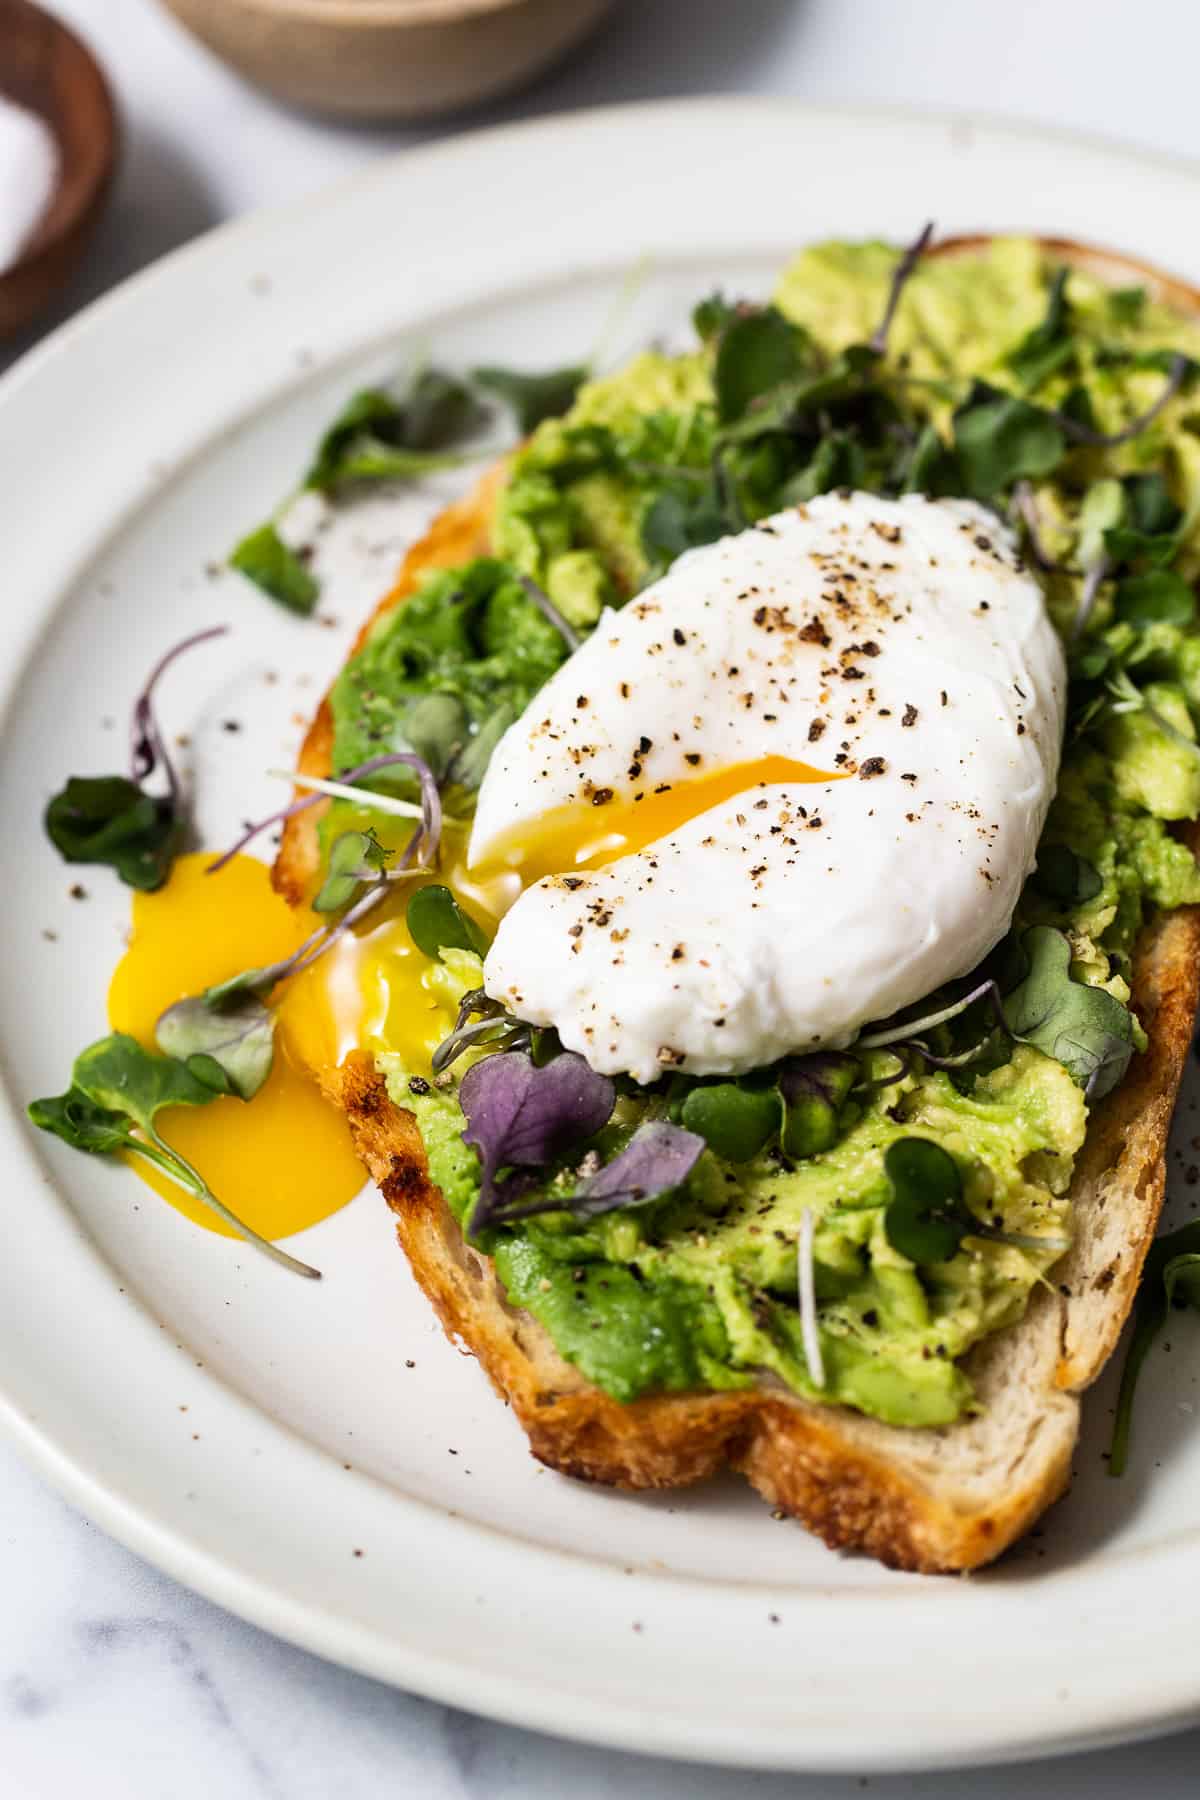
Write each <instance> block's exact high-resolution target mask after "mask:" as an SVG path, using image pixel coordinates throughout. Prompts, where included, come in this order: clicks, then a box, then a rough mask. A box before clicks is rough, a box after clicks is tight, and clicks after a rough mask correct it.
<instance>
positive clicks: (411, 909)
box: [405, 882, 488, 961]
mask: <svg viewBox="0 0 1200 1800" xmlns="http://www.w3.org/2000/svg"><path fill="white" fill-rule="evenodd" d="M405 922H406V924H407V925H408V933H409V936H410V937H411V938H412V941H413V943H414V944H415V945H416V946H417V949H418V950H420V951H422V952H423V953H424V955H426V956H430V957H432V958H433V959H434V960H435V961H436V960H437V958H438V956H439V955H440V953H441V952H442V951H443V950H471V951H473V952H474V954H475V955H476V956H483V955H484V954H485V953H486V951H487V947H488V945H487V939H486V938H485V937H484V935H483V933H482V932H481V931H480V929H479V927H478V925H476V923H475V921H474V919H472V918H471V916H470V914H469V913H467V912H464V910H463V908H462V907H461V906H460V905H459V904H458V901H457V900H456V899H455V898H454V895H453V894H452V893H451V892H450V889H449V888H448V887H442V886H441V885H440V884H438V883H436V882H434V883H431V884H430V885H429V886H428V887H420V888H418V889H417V890H416V892H415V893H414V894H412V895H411V896H410V897H409V902H408V909H407V912H406V913H405Z"/></svg>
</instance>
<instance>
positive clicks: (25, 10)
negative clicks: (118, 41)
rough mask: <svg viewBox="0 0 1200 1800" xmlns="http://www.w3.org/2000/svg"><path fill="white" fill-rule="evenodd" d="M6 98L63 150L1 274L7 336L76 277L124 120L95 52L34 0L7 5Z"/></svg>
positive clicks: (2, 40) (1, 84) (0, 324)
mask: <svg viewBox="0 0 1200 1800" xmlns="http://www.w3.org/2000/svg"><path fill="white" fill-rule="evenodd" d="M0 93H2V94H4V95H5V97H6V98H7V99H9V100H13V101H15V102H16V103H17V105H18V106H22V107H24V108H25V109H26V111H28V112H32V113H36V114H37V115H38V116H39V117H40V118H42V119H44V120H45V122H46V124H47V125H48V126H49V128H50V130H51V132H52V133H53V135H54V139H55V142H56V144H57V145H58V173H57V176H56V178H55V186H54V192H53V194H52V196H51V198H50V202H49V204H48V206H47V208H46V210H45V212H44V213H43V214H42V216H41V219H40V221H39V223H38V225H37V227H36V229H35V230H34V233H33V236H32V237H31V238H30V240H29V242H28V243H27V244H26V245H25V248H24V249H23V250H22V252H21V255H20V258H19V260H18V261H17V262H16V263H14V264H13V265H12V267H11V268H9V269H6V270H5V271H4V272H3V273H2V274H0V337H7V336H9V335H11V334H12V333H14V332H17V331H20V330H22V329H23V328H24V327H25V326H27V325H29V324H31V323H32V321H33V320H34V319H36V317H37V316H38V314H39V313H40V312H43V311H44V310H45V308H46V307H48V306H49V305H50V304H51V303H52V302H53V301H54V300H55V299H57V297H58V295H59V293H60V291H61V290H62V288H63V287H64V285H65V284H66V283H67V281H69V280H70V278H71V276H72V275H73V274H74V272H75V268H76V265H77V264H78V262H79V260H80V258H81V257H82V255H83V253H84V250H85V249H86V248H87V244H88V240H89V238H90V237H91V235H92V232H93V231H94V230H95V228H96V225H97V223H98V221H99V218H100V214H101V213H102V212H103V210H104V205H105V202H106V200H107V198H108V193H109V189H110V187H111V185H112V177H113V171H114V168H115V166H116V160H117V143H118V132H117V118H116V113H115V111H114V108H113V100H112V94H111V93H110V91H109V87H108V83H107V82H106V80H105V79H104V75H103V73H102V71H101V69H100V66H99V64H98V63H97V62H96V59H95V57H94V56H93V55H92V53H91V51H90V50H88V48H87V47H86V45H85V44H83V43H82V42H81V41H80V39H79V38H77V37H76V36H75V34H74V32H72V31H68V29H67V27H66V26H65V25H63V24H61V23H60V22H59V20H57V19H55V18H52V17H51V16H50V14H49V13H46V12H43V10H42V8H41V7H40V6H34V5H33V4H32V3H31V0H0Z"/></svg>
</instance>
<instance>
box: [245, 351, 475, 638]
mask: <svg viewBox="0 0 1200 1800" xmlns="http://www.w3.org/2000/svg"><path fill="white" fill-rule="evenodd" d="M482 417H483V414H482V411H481V409H480V407H479V404H478V402H477V401H476V399H475V397H474V395H473V394H472V393H471V390H470V389H469V388H468V387H467V386H465V384H464V383H463V382H461V381H459V380H457V379H456V378H455V377H454V376H453V375H447V374H445V373H443V372H442V371H441V370H438V369H429V368H426V369H422V370H420V371H419V372H418V373H417V374H416V375H415V376H413V378H412V379H411V381H410V382H409V383H408V385H407V387H404V388H398V389H392V388H363V389H361V390H360V391H359V392H358V393H356V394H352V395H351V397H350V399H349V400H348V401H347V402H346V404H345V406H344V407H343V408H342V410H341V412H340V413H339V414H338V415H337V417H336V418H335V419H334V421H333V423H332V424H331V425H330V426H328V428H327V429H326V430H325V431H324V432H323V433H322V435H321V440H320V442H319V444H318V445H317V451H316V454H315V456H314V457H313V459H312V461H311V462H310V464H309V466H308V468H307V470H306V471H305V474H304V478H303V480H302V482H301V490H304V489H311V490H313V491H316V492H320V493H323V494H328V495H330V496H332V497H335V498H336V496H337V494H338V491H339V490H340V489H342V488H344V487H350V486H353V485H356V484H362V483H366V482H372V481H397V480H414V479H416V478H417V477H418V476H421V475H427V474H430V473H431V472H432V471H434V470H436V469H445V468H455V467H457V466H458V465H459V464H460V463H461V462H462V461H463V460H464V458H463V456H461V455H460V454H458V453H457V452H452V451H451V450H449V449H448V446H449V445H450V444H453V443H455V442H457V441H458V440H459V439H460V438H463V437H465V436H466V435H468V433H470V432H471V431H473V430H474V429H475V427H476V426H477V425H478V424H479V423H480V421H481V419H482ZM285 504H286V503H285ZM281 510H282V509H281ZM276 517H278V515H276ZM229 564H230V567H231V568H234V569H238V570H240V571H241V573H242V574H243V575H245V576H246V577H247V578H248V579H249V580H250V581H252V582H254V584H255V586H256V587H258V588H261V589H262V591H263V593H264V594H268V595H269V596H270V597H271V599H272V600H278V601H279V603H280V605H282V606H286V607H287V608H288V609H289V610H290V611H291V612H295V613H300V614H303V615H306V616H307V615H308V614H310V613H311V612H312V611H313V608H314V607H315V606H316V603H317V598H318V595H319V593H320V588H319V586H318V583H317V582H316V580H315V579H314V577H313V576H312V574H311V573H310V572H309V570H308V569H307V568H306V566H305V563H304V559H303V556H302V555H301V554H299V553H297V552H296V551H294V550H291V549H289V547H288V546H287V545H286V544H285V543H284V541H283V539H282V538H281V537H280V535H279V531H278V528H277V526H276V523H275V519H274V518H272V519H271V520H269V521H268V523H267V524H265V525H261V526H259V527H258V528H257V529H256V530H254V531H251V532H249V533H248V534H247V536H245V537H244V538H243V539H242V540H241V542H240V543H239V544H238V545H237V547H236V549H235V550H234V551H233V554H232V555H231V556H230V558H229Z"/></svg>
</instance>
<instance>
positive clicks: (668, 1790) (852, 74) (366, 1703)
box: [0, 0, 1200, 1800]
mask: <svg viewBox="0 0 1200 1800" xmlns="http://www.w3.org/2000/svg"><path fill="white" fill-rule="evenodd" d="M57 4H58V10H59V11H60V12H61V13H63V14H64V15H66V16H67V17H68V18H70V19H71V20H73V21H74V22H75V23H76V24H77V25H78V26H79V27H80V28H81V29H82V30H83V31H84V32H85V33H86V35H87V36H88V37H89V38H90V39H91V40H92V41H93V43H94V44H95V46H96V47H97V48H98V49H99V50H100V51H101V52H102V53H103V54H104V56H105V58H106V60H107V62H108V66H109V68H110V70H111V72H112V75H113V78H114V81H115V85H116V87H117V90H118V93H119V95H120V99H121V103H122V108H123V111H124V115H125V121H126V127H127V150H126V157H125V161H124V165H123V169H122V174H121V178H120V182H119V184H118V189H117V194H116V197H115V202H114V205H113V207H112V210H111V213H110V215H109V217H108V219H107V221H106V223H105V226H104V228H103V231H102V233H101V236H100V239H99V241H98V243H97V244H96V246H95V250H94V254H93V256H92V259H91V262H90V264H89V267H88V269H87V271H86V272H85V274H84V276H83V278H82V279H81V280H80V282H79V283H78V285H77V287H76V289H75V291H74V293H73V294H72V295H71V296H70V297H69V300H68V302H67V303H65V304H64V306H63V308H62V311H61V314H60V316H66V315H67V313H68V312H69V311H71V310H73V309H74V307H76V306H78V305H79V304H81V303H82V302H83V301H84V300H86V299H89V298H92V297H93V296H95V295H96V294H99V293H101V292H103V291H104V289H106V288H107V287H109V286H111V285H112V283H113V282H115V281H117V280H120V279H122V278H123V277H124V276H126V275H128V274H130V273H131V272H133V271H134V270H136V269H138V268H140V267H142V266H143V265H144V264H146V263H148V262H150V261H152V260H154V258H156V257H157V256H160V255H162V254H163V253H164V252H165V251H167V250H170V249H171V248H173V247H174V246H175V245H177V244H180V243H182V242H184V241H185V240H186V239H188V238H190V237H192V236H194V235H195V234H196V233H198V232H200V231H203V230H205V229H206V228H207V227H208V226H210V225H212V224H215V223H216V222H217V221H219V220H220V219H222V218H226V217H228V216H230V215H231V214H234V213H237V212H240V211H242V210H244V209H246V208H247V207H251V206H255V205H258V204H260V203H262V202H265V201H271V200H276V199H281V198H285V197H290V196H293V195H297V194H301V193H303V192H304V191H305V190H306V189H308V188H311V187H314V186H316V185H318V184H320V183H322V182H325V181H327V180H329V179H331V178H333V177H335V176H337V175H338V174H340V173H341V172H343V171H345V170H347V169H349V168H352V167H353V166H354V165H355V164H357V163H359V162H361V161H363V160H364V159H366V158H368V157H373V156H378V155H381V154H385V153H386V152H388V151H389V150H394V149H396V148H398V147H402V146H404V145H406V144H411V143H417V142H423V141H426V140H427V139H428V138H430V137H431V136H434V135H436V132H435V131H432V130H422V131H385V130H355V129H349V128H344V127H338V126H334V125H329V124H323V123H315V122H312V121H309V120H305V119H302V118H299V117H296V116H293V115H290V114H288V113H285V112H282V111H281V110H279V109H278V108H276V107H274V106H272V105H271V104H270V103H269V102H267V101H265V100H262V99H261V98H259V97H258V96H256V95H255V94H253V93H251V92H249V91H248V90H247V89H245V88H244V87H242V86H241V85H240V84H239V83H238V82H237V81H235V80H234V79H233V78H232V77H230V76H229V75H227V74H226V73H225V71H224V70H223V69H222V68H221V67H220V65H218V64H217V63H215V62H214V61H213V60H212V59H211V58H210V57H208V56H207V55H206V53H204V52H203V51H201V50H199V49H198V48H196V47H195V46H194V45H192V44H191V42H190V41H189V40H188V39H187V38H186V37H185V36H184V35H183V34H182V33H181V32H180V31H179V30H178V29H177V28H176V27H175V26H174V25H173V24H172V23H171V22H170V21H169V20H168V19H166V18H165V17H163V16H162V15H161V14H160V13H159V12H158V10H157V9H156V7H155V6H154V5H153V4H152V0H57ZM1198 52H1200V13H1198V12H1196V11H1195V9H1192V8H1185V7H1184V6H1182V5H1180V3H1179V0H1140V3H1139V5H1138V6H1137V7H1136V8H1131V7H1130V6H1129V5H1128V4H1127V0H1052V4H1046V0H1008V3H1007V4H1006V5H1005V6H1003V7H1000V6H985V5H983V4H982V3H981V0H975V3H974V4H971V5H963V4H961V0H734V3H733V4H730V0H626V3H625V5H624V6H623V8H621V9H620V10H619V12H618V14H617V16H616V17H615V18H614V19H613V21H612V23H611V24H610V25H609V26H608V27H607V28H606V29H605V30H604V32H603V33H602V34H601V35H600V36H599V37H598V38H596V39H595V40H594V42H593V43H592V44H591V45H589V46H588V47H587V48H585V49H584V50H583V51H581V52H580V53H579V54H578V55H577V56H576V57H575V58H574V59H573V61H572V62H571V63H570V64H569V65H567V66H566V67H564V68H563V69H561V70H560V71H559V72H558V73H556V74H555V75H553V76H551V77H549V78H547V79H546V80H544V81H543V82H541V83H540V84H539V85H538V86H537V87H536V88H535V89H533V90H532V91H530V92H528V93H526V94H524V95H521V96H519V97H518V98H516V99H514V100H512V101H509V102H506V103H504V104H503V105H501V106H496V107H492V108H489V109H488V110H487V112H486V113H485V114H482V115H474V117H473V118H472V120H471V121H470V122H472V123H474V122H486V121H487V120H493V119H505V118H512V117H518V116H522V115H523V114H525V113H529V112H544V111H551V110H557V109H560V108H564V107H573V106H579V105H586V104H591V103H593V102H601V101H608V100H619V99H628V98H640V97H645V96H650V95H656V94H667V93H671V94H677V93H693V92H696V93H699V92H705V91H712V90H717V89H740V90H751V91H761V92H771V93H793V94H797V95H800V96H802V97H805V98H819V99H829V98H849V99H857V100H863V99H866V100H879V101H899V102H904V103H907V104H910V105H911V104H917V105H920V104H929V105H936V106H954V107H957V108H960V109H962V110H963V111H965V112H967V113H971V112H973V111H975V112H977V111H990V112H1007V113H1010V114H1014V115H1020V116H1024V117H1030V118H1036V119H1040V120H1052V121H1056V122H1058V123H1061V124H1064V125H1071V126H1075V127H1079V128H1083V129H1086V130H1093V131H1101V132H1106V133H1109V134H1113V135H1120V136H1123V137H1126V138H1129V139H1130V140H1133V141H1135V142H1141V143H1144V144H1150V145H1153V146H1156V147H1159V148H1163V149H1171V150H1178V151H1184V152H1187V153H1191V154H1196V153H1200V112H1198V111H1197V109H1196V106H1195V98H1194V83H1195V68H1196V62H1197V53H1198ZM2 56H3V46H2V45H0V57H2ZM466 122H467V121H455V122H454V123H455V124H460V123H466ZM801 175H802V178H810V179H816V178H817V172H815V171H814V172H808V173H807V176H805V172H801ZM823 178H824V179H827V180H835V179H836V171H826V172H824V175H823ZM1018 222H1019V220H1018V219H1017V218H1016V217H1014V223H1018ZM1064 223H1069V222H1064ZM1192 223H1193V222H1191V221H1181V228H1182V229H1187V228H1189V226H1190V225H1191V224H1192ZM22 347H23V346H9V347H8V348H7V349H6V350H4V351H2V352H0V367H3V366H4V364H5V363H6V362H7V361H9V360H11V357H12V355H13V354H14V353H15V352H16V351H17V350H19V349H20V348H22ZM0 1520H2V1521H3V1523H2V1526H0V1583H2V1588H0V1591H2V1592H3V1605H2V1606H0V1795H3V1797H4V1800H59V1797H60V1796H66V1795H68V1794H71V1795H74V1794H76V1793H78V1792H80V1791H86V1792H87V1793H88V1795H89V1800H118V1797H119V1800H160V1797H162V1800H192V1797H193V1796H195V1797H196V1800H200V1797H201V1796H204V1797H205V1800H207V1796H209V1795H212V1794H214V1793H219V1794H221V1795H222V1797H223V1800H258V1797H259V1796H262V1797H263V1800H309V1797H310V1796H311V1797H312V1800H327V1797H328V1796H330V1795H332V1794H335V1793H336V1794H337V1795H338V1800H360V1797H362V1800H368V1797H369V1800H381V1797H383V1796H390V1795H406V1796H407V1795H413V1796H420V1797H421V1800H460V1797H463V1796H470V1795H474V1794H479V1795H481V1796H484V1795H486V1796H487V1800H517V1797H518V1796H519V1797H520V1800H542V1797H543V1796H544V1797H547V1800H548V1797H549V1796H551V1795H553V1796H555V1797H556V1800H610V1797H611V1800H615V1797H616V1796H638V1797H641V1796H655V1797H659V1800H677V1797H678V1800H684V1796H686V1797H687V1800H741V1797H742V1796H761V1797H762V1800H776V1797H778V1800H782V1797H783V1796H784V1795H787V1796H789V1800H841V1797H842V1796H846V1797H847V1800H848V1797H849V1796H850V1795H852V1794H856V1793H859V1792H861V1791H862V1790H863V1789H864V1788H867V1789H869V1790H870V1791H872V1792H874V1793H875V1794H876V1795H878V1796H880V1797H881V1800H914V1797H915V1796H917V1795H920V1796H922V1797H923V1800H952V1797H953V1800H1002V1797H1005V1796H1009V1795H1014V1794H1017V1793H1018V1792H1020V1793H1022V1794H1024V1795H1027V1796H1029V1800H1040V1797H1041V1796H1043V1795H1045V1796H1050V1795H1051V1794H1054V1795H1055V1796H1056V1800H1076V1797H1078V1800H1083V1797H1084V1796H1087V1797H1088V1800H1117V1796H1123V1795H1125V1794H1127V1793H1130V1792H1143V1793H1149V1794H1154V1795H1155V1796H1157V1797H1159V1800H1176V1796H1178V1797H1179V1800H1182V1797H1183V1796H1184V1795H1189V1796H1190V1795H1192V1794H1194V1793H1195V1785H1196V1784H1195V1766H1196V1759H1197V1757H1198V1756H1200V1733H1192V1734H1188V1735H1186V1736H1181V1737H1176V1738H1172V1739H1169V1740H1165V1741H1162V1742H1160V1743H1158V1744H1156V1745H1153V1746H1143V1747H1140V1748H1130V1749H1127V1750H1119V1751H1108V1752H1105V1753H1103V1754H1098V1755H1094V1756H1088V1757H1082V1758H1077V1759H1075V1760H1073V1761H1071V1762H1069V1763H1045V1764H1039V1765H1036V1766H1034V1767H1031V1768H1028V1769H1024V1770H1021V1771H1019V1772H1017V1771H986V1772H977V1773H974V1774H969V1775H968V1774H965V1773H964V1774H961V1775H947V1776H937V1777H898V1778H894V1779H882V1778H878V1777H875V1778H872V1779H871V1780H870V1781H869V1782H868V1781H867V1780H866V1779H865V1778H863V1779H856V1778H854V1777H847V1778H845V1779H840V1780H839V1779H830V1778H826V1777H814V1778H804V1777H795V1776H782V1775H780V1776H772V1775H763V1776H754V1775H739V1774H731V1773H728V1772H722V1771H718V1770H702V1769H695V1768H689V1767H685V1766H683V1765H680V1764H660V1763H654V1762H650V1761H647V1760H643V1759H641V1758H633V1757H627V1756H623V1755H621V1754H619V1753H616V1752H602V1751H594V1750H588V1749H581V1748H579V1747H576V1746H572V1745H568V1744H563V1743H558V1742H555V1741H553V1740H550V1739H545V1738H539V1737H534V1736H532V1735H531V1734H529V1733H526V1732H521V1731H516V1730H512V1729H509V1728H507V1727H504V1726H498V1725H491V1724H487V1723H484V1722H482V1721H479V1720H476V1719H473V1718H471V1717H469V1716H467V1715H465V1714H463V1713H459V1712H455V1711H452V1710H449V1709H447V1708H444V1707H441V1706H437V1705H433V1704H431V1703H429V1702H425V1701H422V1700H417V1699H413V1698H411V1697H410V1696H407V1695H404V1694H399V1693H395V1692H393V1691H391V1690H389V1689H387V1688H384V1687H381V1686H379V1685H378V1684H376V1683H374V1682H371V1681H367V1680H364V1679H362V1678H360V1677H358V1676H354V1675H349V1674H347V1673H345V1672H343V1671H342V1670H339V1669H336V1668H333V1667H331V1666H329V1665H327V1664H324V1663H321V1662H319V1661H318V1660H317V1659H315V1658H313V1657H311V1656H308V1655H305V1654H304V1653H303V1652H301V1651H297V1650H293V1649H290V1648H289V1647H287V1646H286V1645H283V1644H280V1643H278V1642H276V1641H275V1640H274V1639H272V1638H269V1637H267V1636H266V1635H265V1634H263V1633H262V1632H260V1631H257V1630H254V1629H253V1628H251V1627H250V1626H247V1625H243V1624H241V1623H240V1622H239V1621H238V1620H236V1619H233V1618H231V1617H229V1616H228V1615H227V1614H225V1613H223V1612H221V1611H220V1610H219V1609H217V1608H216V1607H213V1606H211V1605H209V1604H208V1603H207V1602H205V1601H203V1600H200V1599H197V1598H196V1597H195V1596H194V1595H192V1594H190V1593H188V1592H187V1591H186V1590H184V1589H183V1588H180V1587H179V1586H177V1585H176V1584H175V1583H173V1582H171V1581H169V1580H167V1579H166V1578H165V1577H164V1576H162V1575H160V1574H158V1573H157V1572H156V1571H155V1570H153V1569H151V1568H149V1567H148V1566H147V1565H145V1564H144V1563H142V1562H140V1561H139V1560H138V1559H137V1558H136V1557H134V1556H132V1555H130V1554H129V1553H128V1552H126V1551H125V1550H123V1549H121V1548H120V1547H119V1546H117V1545H116V1544H114V1543H112V1542H110V1541H109V1540H108V1539H107V1538H105V1537H104V1536H103V1534H102V1533H100V1532H99V1531H97V1530H96V1529H95V1528H94V1527H92V1526H91V1525H89V1524H88V1523H87V1522H86V1521H85V1520H83V1519H81V1518H79V1517H78V1516H77V1515H76V1514H75V1513H73V1512H72V1511H71V1510H70V1509H69V1508H68V1507H66V1506H65V1505H64V1504H63V1503H62V1502H61V1501H60V1500H59V1499H58V1498H57V1497H56V1496H55V1495H54V1494H53V1493H51V1492H50V1491H49V1490H48V1489H46V1488H45V1487H44V1486H42V1484H41V1483H40V1482H39V1481H38V1480H37V1479H36V1478H35V1477H34V1476H32V1475H31V1474H29V1473H28V1472H27V1471H26V1470H25V1469H24V1468H23V1467H22V1465H21V1464H20V1462H19V1461H18V1460H17V1459H16V1458H15V1457H14V1456H13V1455H12V1453H11V1452H10V1451H9V1450H8V1449H7V1448H6V1447H5V1446H3V1445H0ZM1164 1603H1165V1601H1164Z"/></svg>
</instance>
